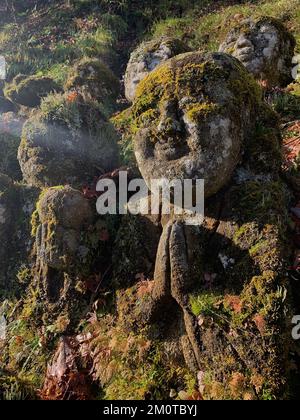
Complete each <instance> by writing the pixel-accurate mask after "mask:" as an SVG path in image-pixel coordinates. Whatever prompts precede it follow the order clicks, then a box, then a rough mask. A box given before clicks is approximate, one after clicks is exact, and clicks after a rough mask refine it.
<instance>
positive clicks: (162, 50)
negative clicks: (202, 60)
mask: <svg viewBox="0 0 300 420" xmlns="http://www.w3.org/2000/svg"><path fill="white" fill-rule="evenodd" d="M186 51H187V47H186V46H185V45H184V44H183V43H182V42H181V41H180V40H178V39H172V38H161V39H158V40H152V41H148V42H144V43H142V44H141V45H140V46H139V47H138V48H137V49H136V50H135V51H134V52H133V53H132V54H131V57H130V60H129V63H128V65H127V69H126V74H125V95H126V98H127V99H128V101H129V102H133V100H134V98H135V95H136V89H137V86H138V84H139V83H140V82H141V81H142V80H143V79H144V78H145V77H146V76H147V75H148V74H149V73H150V72H151V71H152V70H154V69H155V68H156V67H157V66H158V65H159V64H161V63H162V62H164V61H166V60H168V59H169V58H171V57H174V56H176V55H178V54H181V53H183V52H186Z"/></svg>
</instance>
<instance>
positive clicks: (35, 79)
mask: <svg viewBox="0 0 300 420" xmlns="http://www.w3.org/2000/svg"><path fill="white" fill-rule="evenodd" d="M59 91H60V87H59V86H58V85H57V83H56V82H54V80H52V79H51V78H49V77H39V76H29V77H28V76H24V75H18V76H16V77H15V78H14V80H13V81H12V82H11V83H10V84H8V85H6V86H5V89H4V94H5V96H6V97H7V98H8V99H10V100H11V101H12V102H15V103H16V104H19V105H23V106H26V107H30V108H35V107H38V106H39V105H40V103H41V100H42V99H43V98H45V97H46V96H47V95H48V94H49V93H53V92H59Z"/></svg>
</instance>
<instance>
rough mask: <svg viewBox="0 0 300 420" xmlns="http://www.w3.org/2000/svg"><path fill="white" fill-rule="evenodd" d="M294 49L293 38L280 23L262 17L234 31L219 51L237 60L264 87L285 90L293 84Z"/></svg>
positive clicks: (251, 20) (241, 25) (249, 21)
mask: <svg viewBox="0 0 300 420" xmlns="http://www.w3.org/2000/svg"><path fill="white" fill-rule="evenodd" d="M295 46H296V41H295V38H294V36H293V35H292V34H291V33H289V32H288V30H287V29H286V28H285V27H284V25H283V24H282V23H281V22H280V21H278V20H276V19H273V18H270V17H265V18H260V19H258V20H253V19H248V20H245V21H243V22H242V23H241V24H239V25H238V26H237V27H235V28H234V29H233V30H232V31H231V32H230V33H229V34H228V36H227V38H226V39H225V41H224V42H223V44H222V45H221V46H220V51H221V52H226V53H228V54H232V55H233V56H234V57H236V58H238V59H239V60H240V61H241V62H242V63H243V64H244V66H245V67H246V68H247V69H248V70H249V71H250V72H251V73H252V74H253V75H254V77H255V78H256V79H258V80H260V81H263V82H264V83H265V84H266V86H267V87H274V86H280V87H285V86H287V85H288V84H289V83H291V82H292V68H293V64H292V59H293V57H294V50H295Z"/></svg>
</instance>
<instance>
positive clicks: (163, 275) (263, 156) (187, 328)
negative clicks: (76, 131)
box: [116, 53, 289, 399]
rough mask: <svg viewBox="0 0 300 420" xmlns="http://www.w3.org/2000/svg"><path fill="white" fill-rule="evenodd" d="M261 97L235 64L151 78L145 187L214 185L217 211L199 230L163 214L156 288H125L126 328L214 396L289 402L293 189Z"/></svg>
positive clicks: (141, 155)
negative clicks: (289, 202)
mask: <svg viewBox="0 0 300 420" xmlns="http://www.w3.org/2000/svg"><path fill="white" fill-rule="evenodd" d="M261 98H262V93H261V90H260V88H259V87H258V85H257V84H256V82H255V81H254V79H253V78H252V76H251V75H250V74H249V73H248V71H247V70H246V69H245V68H244V67H243V66H242V65H241V64H240V63H239V61H238V60H236V59H235V58H233V57H230V56H229V55H226V54H221V53H214V54H208V55H201V54H200V53H188V54H184V55H181V56H178V57H176V58H173V59H171V60H169V61H167V62H166V63H165V64H162V65H161V66H159V67H158V68H157V69H156V70H155V71H153V72H152V73H151V74H150V75H149V76H148V77H147V78H146V79H145V80H144V81H143V82H141V84H140V85H139V88H138V92H137V98H136V100H135V102H134V104H133V107H132V115H133V119H134V127H135V129H136V128H137V132H136V136H135V145H134V147H135V153H136V157H137V161H138V164H139V168H140V170H141V173H142V174H143V176H144V177H145V180H146V181H147V182H148V181H149V180H150V178H151V174H152V177H155V178H159V177H167V178H168V179H174V178H179V179H185V178H192V179H197V178H204V179H205V182H206V189H205V197H206V209H205V219H204V223H203V224H202V225H201V226H199V227H198V228H197V227H192V226H187V225H186V224H185V221H184V220H180V218H178V217H170V216H164V217H162V218H161V225H162V228H163V232H162V236H161V239H160V241H159V244H158V242H157V243H156V246H157V255H156V262H155V269H154V282H149V283H151V286H150V285H148V287H146V286H145V285H142V286H141V284H140V283H138V284H136V283H135V282H134V273H132V274H133V277H132V283H131V284H133V286H132V287H131V288H129V289H128V288H124V289H122V284H120V287H121V290H120V292H119V294H118V313H119V322H120V324H121V325H123V328H125V330H126V329H127V330H130V331H134V332H135V333H136V334H138V333H139V332H140V331H147V334H148V338H149V339H150V340H152V342H153V343H156V345H158V346H159V348H160V351H161V354H162V356H161V357H162V359H163V360H168V361H170V360H172V361H173V362H172V363H173V366H176V365H181V366H182V361H181V362H180V360H182V359H181V358H182V356H183V357H184V360H185V362H186V364H187V366H188V367H189V369H190V370H191V371H192V372H194V375H195V378H197V383H196V388H197V389H198V390H201V394H202V396H203V397H204V398H206V399H264V398H266V399H269V398H275V397H278V396H282V393H283V389H284V385H285V380H286V375H287V370H288V369H287V360H288V354H287V353H288V352H287V350H286V349H288V345H287V342H285V341H284V340H285V338H286V337H285V336H286V332H285V331H286V329H285V321H286V314H287V311H288V310H289V305H288V301H289V299H288V284H287V279H286V277H285V270H284V261H285V256H286V255H285V252H286V250H287V248H286V243H285V234H286V225H285V224H286V214H285V212H284V208H286V203H285V200H286V194H287V191H286V187H285V185H284V184H283V182H282V181H281V179H280V176H279V173H280V166H281V146H280V134H279V130H278V125H277V119H276V116H275V115H274V114H273V112H272V111H271V110H270V109H269V108H268V107H267V106H266V105H265V104H264V103H263V101H262V99H261ZM132 217H133V216H132ZM139 217H141V216H139ZM126 223H127V227H128V229H130V227H131V226H132V223H133V224H134V225H135V229H136V230H137V231H138V229H139V228H138V223H136V221H133V222H132V223H131V222H130V219H127V222H126ZM145 226H146V225H145V224H144V225H141V229H144V230H143V234H144V237H145V238H147V237H148V236H149V235H148V230H149V229H150V230H151V229H152V228H149V229H148V230H145ZM125 228H126V226H123V228H122V232H123V238H124V231H125ZM136 247H137V248H138V247H139V244H137V245H136ZM120 248H121V250H122V252H123V259H122V261H123V265H124V266H126V258H127V259H130V257H129V255H128V254H126V249H125V248H126V244H124V243H123V244H121V247H120ZM116 252H119V251H116ZM130 252H132V249H131V250H130ZM120 260H121V258H120V256H119V261H120ZM132 269H133V267H132V266H131V270H132ZM139 269H140V267H139ZM148 273H150V274H149V275H151V272H150V271H148ZM136 274H137V273H136ZM118 277H119V278H120V279H121V278H122V275H120V273H118ZM146 283H147V282H146ZM158 343H160V344H158ZM168 363H169V362H168Z"/></svg>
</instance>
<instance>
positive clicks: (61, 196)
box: [32, 187, 107, 332]
mask: <svg viewBox="0 0 300 420" xmlns="http://www.w3.org/2000/svg"><path fill="white" fill-rule="evenodd" d="M104 228H106V224H105V222H104V221H103V220H100V219H99V218H97V214H96V208H95V206H94V201H91V200H88V199H87V198H85V197H84V195H83V194H82V193H81V192H80V191H78V190H75V189H73V188H71V187H53V188H49V189H46V190H44V191H43V192H42V193H41V195H40V198H39V200H38V201H37V203H36V210H35V212H34V214H33V217H32V236H33V237H34V239H35V262H34V269H33V273H34V278H35V280H34V283H32V285H33V287H34V288H35V290H36V291H37V292H38V291H39V293H40V299H41V302H43V305H45V306H44V308H45V309H44V313H45V318H47V317H48V318H50V319H51V320H53V319H56V317H62V316H66V317H68V319H69V323H70V324H71V325H72V326H74V325H76V322H77V321H78V320H79V319H81V318H80V317H81V316H82V315H83V313H84V312H85V311H86V310H87V307H88V298H89V296H90V295H91V291H95V290H91V288H90V289H88V287H91V285H90V284H89V282H90V283H92V284H93V287H97V285H98V283H97V281H98V282H99V281H100V277H99V278H98V277H97V275H99V274H100V273H101V270H104V267H105V259H107V250H106V251H105V249H106V248H105V247H106V244H107V242H103V241H101V232H102V230H103V229H104ZM99 267H100V268H99ZM97 270H98V271H97ZM97 278H98V280H97ZM95 284H96V285H95ZM48 323H49V320H48ZM68 326H69V324H68V325H67V326H66V328H67V327H68ZM62 332H65V331H62Z"/></svg>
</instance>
